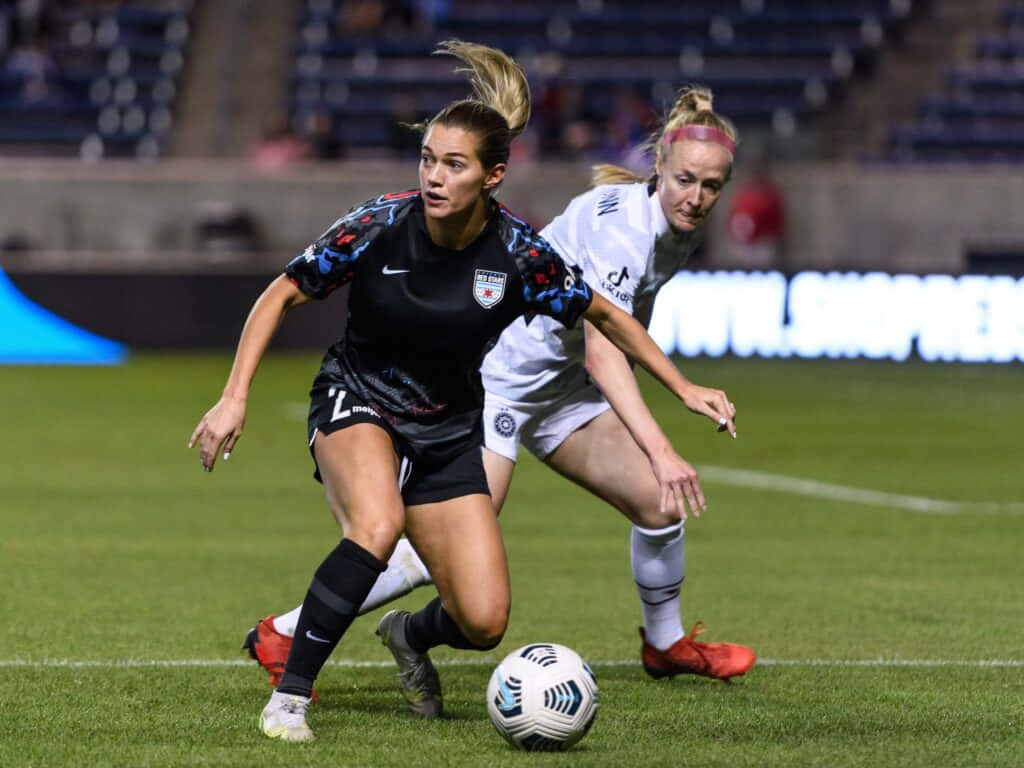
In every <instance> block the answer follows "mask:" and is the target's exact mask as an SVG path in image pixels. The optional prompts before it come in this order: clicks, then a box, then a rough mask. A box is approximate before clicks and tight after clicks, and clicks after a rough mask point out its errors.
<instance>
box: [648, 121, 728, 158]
mask: <svg viewBox="0 0 1024 768" xmlns="http://www.w3.org/2000/svg"><path fill="white" fill-rule="evenodd" d="M681 139H693V140H694V141H712V142H714V143H715V144H718V145H719V146H722V147H725V148H726V149H727V150H729V154H730V155H731V154H734V153H735V151H736V142H735V141H733V140H732V139H730V138H729V134H727V133H726V132H725V131H722V130H719V129H718V128H715V127H713V126H710V125H683V126H680V127H679V128H675V129H673V130H671V131H669V132H668V133H666V134H665V138H664V139H663V140H662V144H671V143H673V142H676V141H679V140H681Z"/></svg>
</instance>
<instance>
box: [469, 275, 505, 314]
mask: <svg viewBox="0 0 1024 768" xmlns="http://www.w3.org/2000/svg"><path fill="white" fill-rule="evenodd" d="M507 278H508V275H507V274H506V273H504V272H491V271H490V270H488V269H478V270H477V271H476V277H475V278H474V279H473V298H474V299H476V303H477V304H479V305H480V306H481V307H483V308H484V309H490V308H491V307H493V306H494V305H495V304H497V303H498V302H499V301H501V298H502V296H504V295H505V281H506V279H507Z"/></svg>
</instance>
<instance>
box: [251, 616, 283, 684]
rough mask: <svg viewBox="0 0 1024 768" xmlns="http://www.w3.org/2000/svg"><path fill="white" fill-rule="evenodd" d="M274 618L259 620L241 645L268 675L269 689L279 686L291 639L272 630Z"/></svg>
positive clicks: (268, 617)
mask: <svg viewBox="0 0 1024 768" xmlns="http://www.w3.org/2000/svg"><path fill="white" fill-rule="evenodd" d="M274 618H275V617H274V616H267V618H265V619H261V620H260V622H259V624H257V625H256V626H255V627H253V628H252V629H250V630H249V632H248V633H247V634H246V636H245V641H244V642H243V643H242V648H243V649H244V650H247V651H249V655H250V656H251V657H252V658H253V659H255V660H256V661H257V662H259V665H260V666H261V667H263V668H264V669H265V670H267V672H268V673H269V674H270V680H269V682H270V687H271V688H277V686H279V685H280V684H281V675H283V674H284V665H285V664H286V663H287V662H288V652H289V651H290V650H291V649H292V639H291V638H290V637H288V635H282V634H281V633H280V632H278V631H277V630H276V629H274Z"/></svg>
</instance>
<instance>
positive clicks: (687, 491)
mask: <svg viewBox="0 0 1024 768" xmlns="http://www.w3.org/2000/svg"><path fill="white" fill-rule="evenodd" d="M583 334H584V338H585V339H586V347H587V357H586V366H587V373H588V374H589V375H590V378H591V379H592V380H593V381H594V383H595V384H596V385H597V387H598V388H599V389H600V390H601V392H602V393H603V394H604V396H605V397H606V398H608V402H609V403H611V406H612V408H613V409H615V413H616V414H618V416H619V418H620V419H622V423H623V424H624V425H625V427H626V429H628V430H629V433H630V434H631V435H632V436H633V439H634V440H636V443H637V445H639V446H640V448H641V450H643V452H644V453H645V454H646V455H647V458H648V460H649V461H650V462H651V469H652V470H653V471H654V476H655V478H656V479H657V481H658V485H659V487H660V488H661V501H660V512H661V513H662V514H663V515H664V514H669V513H670V512H671V511H672V510H673V509H675V511H676V513H677V514H678V515H679V517H680V519H682V520H685V519H686V517H687V510H686V508H687V504H688V505H689V508H690V510H691V511H692V512H693V514H694V516H698V517H699V516H700V513H701V512H702V511H704V510H705V509H706V508H707V502H706V501H705V499H704V491H703V490H702V489H701V487H700V481H699V480H698V479H697V472H696V470H695V469H694V468H693V467H692V466H691V465H690V463H689V462H687V461H686V460H685V459H683V457H682V456H680V455H679V454H677V453H676V451H675V449H674V448H673V447H672V443H671V441H670V440H669V439H668V437H666V435H665V433H664V432H662V431H661V427H659V426H658V422H657V421H655V419H654V416H653V414H652V413H651V411H650V409H649V408H648V407H647V403H645V402H644V398H643V395H642V394H641V393H640V387H639V386H637V382H636V377H635V376H634V375H633V368H632V366H631V365H630V364H629V361H628V360H627V359H626V356H625V355H624V354H622V352H620V351H619V350H618V349H617V348H616V347H615V346H614V345H613V344H612V343H611V342H610V341H608V339H607V338H605V337H604V336H603V335H601V333H600V332H598V331H597V329H595V328H594V326H593V325H591V324H590V323H588V322H586V321H584V325H583Z"/></svg>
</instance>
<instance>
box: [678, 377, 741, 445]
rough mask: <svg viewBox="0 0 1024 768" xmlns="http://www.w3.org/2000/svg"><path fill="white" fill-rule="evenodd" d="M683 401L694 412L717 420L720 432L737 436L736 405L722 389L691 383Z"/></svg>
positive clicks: (714, 420)
mask: <svg viewBox="0 0 1024 768" xmlns="http://www.w3.org/2000/svg"><path fill="white" fill-rule="evenodd" d="M683 403H685V404H686V407H687V408H689V409H690V410H691V411H693V412H694V413H700V414H703V415H704V416H707V417H708V418H709V419H711V420H712V421H713V422H715V425H716V426H717V427H718V431H719V432H728V433H729V434H730V435H732V436H733V437H736V406H735V405H733V404H732V403H731V402H730V401H729V397H728V396H727V395H726V394H725V392H723V391H722V390H720V389H711V388H710V387H701V386H698V385H696V384H691V385H690V388H689V390H687V392H686V395H685V396H684V397H683Z"/></svg>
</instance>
